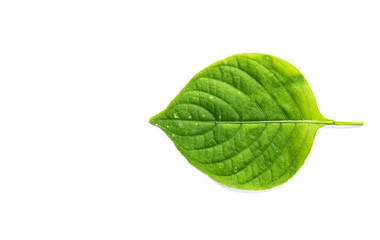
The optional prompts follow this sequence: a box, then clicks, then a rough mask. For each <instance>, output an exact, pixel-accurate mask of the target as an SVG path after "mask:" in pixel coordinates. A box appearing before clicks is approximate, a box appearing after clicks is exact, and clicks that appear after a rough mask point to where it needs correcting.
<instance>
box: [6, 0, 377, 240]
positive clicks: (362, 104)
mask: <svg viewBox="0 0 380 240" xmlns="http://www.w3.org/2000/svg"><path fill="white" fill-rule="evenodd" d="M379 16H380V15H379V7H378V6H377V5H376V1H298V2H296V1H278V2H275V1H221V0H219V1H94V0H92V1H78V0H76V1H1V2H0V239H1V240H11V239H23V240H24V239H38V240H42V239H49V240H51V239H65V240H66V239H81V240H82V239H91V240H94V239H229V240H231V239H380V232H379V231H380V230H379V225H380V217H379V216H380V204H379V202H380V196H379V189H380V174H379V170H380V157H379V148H380V146H379V134H380V127H379V126H380V124H379V119H380V114H379V102H380V101H379V92H378V91H379V80H380V79H379V56H380V47H379V46H380V44H379V43H380V37H379V23H380V17H379ZM243 52H259V53H268V54H272V55H275V56H277V57H280V58H282V59H285V60H287V61H289V62H291V63H292V64H293V65H294V66H296V67H297V68H298V69H299V70H300V71H301V72H302V73H303V74H304V76H305V77H306V79H307V80H308V82H309V84H310V86H311V88H312V90H313V91H314V94H315V96H316V98H317V101H318V105H319V108H320V110H321V112H322V113H323V114H324V115H325V116H326V117H328V118H332V119H334V120H337V121H364V122H365V125H364V126H363V127H326V128H323V129H322V130H320V131H318V133H317V136H316V139H315V142H314V146H313V149H312V151H311V153H310V155H309V157H308V158H307V160H306V162H305V165H304V166H303V167H302V168H301V169H300V171H299V172H298V173H297V174H296V175H295V176H294V177H293V178H292V179H291V180H290V181H289V182H287V183H286V184H284V185H282V186H280V187H277V188H274V189H271V190H268V191H262V192H242V191H234V190H231V189H228V188H226V187H223V186H221V185H219V184H217V183H215V182H214V181H212V180H211V179H209V178H208V177H207V176H206V175H204V174H203V173H201V172H200V171H198V170H197V169H195V168H194V167H192V166H191V165H190V164H189V163H188V162H187V161H186V159H185V158H184V157H182V156H181V154H180V153H179V152H178V151H177V150H176V148H175V147H174V145H173V143H172V142H171V141H170V140H169V138H168V137H166V136H165V134H164V133H163V132H162V131H161V130H160V129H158V128H156V127H153V126H151V125H150V124H149V123H148V120H149V118H150V117H151V116H153V115H155V114H157V113H158V112H160V111H161V110H163V109H164V108H165V107H166V106H167V104H168V103H169V102H170V100H172V99H173V98H174V97H175V96H176V95H177V93H178V92H179V91H180V90H181V89H182V87H183V86H184V85H185V84H186V83H187V82H188V81H189V80H190V79H191V77H192V76H193V75H194V74H196V73H197V72H198V71H200V70H202V69H203V68H204V67H206V66H208V65H209V64H211V63H213V62H215V61H217V60H220V59H223V58H225V57H228V56H230V55H233V54H237V53H243Z"/></svg>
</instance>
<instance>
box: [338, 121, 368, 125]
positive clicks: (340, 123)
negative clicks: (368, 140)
mask: <svg viewBox="0 0 380 240" xmlns="http://www.w3.org/2000/svg"><path fill="white" fill-rule="evenodd" d="M363 124H364V122H339V121H334V125H363Z"/></svg>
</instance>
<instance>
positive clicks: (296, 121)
mask: <svg viewBox="0 0 380 240" xmlns="http://www.w3.org/2000/svg"><path fill="white" fill-rule="evenodd" d="M155 121H156V122H160V121H183V122H202V123H215V124H262V123H308V124H326V125H335V124H336V122H335V121H333V120H328V121H323V120H263V121H241V120H239V121H213V120H187V119H157V120H155Z"/></svg>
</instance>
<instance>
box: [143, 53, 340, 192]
mask: <svg viewBox="0 0 380 240" xmlns="http://www.w3.org/2000/svg"><path fill="white" fill-rule="evenodd" d="M150 122H151V123H152V124H154V125H156V126H158V127H160V128H161V129H162V130H163V131H164V132H165V133H166V134H167V135H168V136H169V137H170V138H171V140H172V141H173V142H174V144H175V146H176V147H177V149H178V150H179V151H180V152H181V154H182V155H183V156H185V158H186V159H187V160H188V161H189V162H190V163H191V164H192V165H193V166H195V167H196V168H198V169H199V170H200V171H202V172H204V173H205V174H207V175H208V176H209V177H211V178H212V179H214V180H215V181H217V182H219V183H221V184H224V185H226V186H229V187H233V188H238V189H246V190H263V189H268V188H272V187H274V186H277V185H280V184H282V183H284V182H286V181H288V180H289V179H290V178H291V177H292V176H293V175H294V174H295V173H296V172H297V171H298V170H299V168H300V167H301V166H302V165H303V163H304V161H305V159H306V157H307V155H308V154H309V152H310V150H311V147H312V143H313V141H314V137H315V134H316V131H317V130H318V129H319V128H320V127H322V126H325V125H331V124H335V123H336V122H334V121H333V120H329V119H327V118H325V117H323V116H322V114H321V113H320V111H319V109H318V107H317V104H316V100H315V97H314V95H313V93H312V91H311V89H310V87H309V85H308V83H307V82H306V80H305V78H304V77H303V76H302V74H301V73H300V72H299V71H298V69H296V68H295V67H294V66H292V65H291V64H290V63H288V62H286V61H284V60H281V59H279V58H277V57H274V56H271V55H264V54H257V53H253V54H238V55H233V56H231V57H228V58H226V59H224V60H221V61H218V62H216V63H214V64H211V65H210V66H208V67H206V68H205V69H204V70H202V71H201V72H199V73H198V74H196V75H195V76H194V77H193V78H192V79H191V80H190V81H189V83H188V84H187V85H186V86H185V87H184V88H183V89H182V90H181V92H180V93H179V94H178V95H177V96H176V97H175V98H174V99H173V101H172V102H171V103H170V104H169V105H168V107H167V108H166V109H165V110H164V111H162V112H161V113H160V114H158V115H156V116H154V117H153V118H151V120H150Z"/></svg>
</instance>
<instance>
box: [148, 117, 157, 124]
mask: <svg viewBox="0 0 380 240" xmlns="http://www.w3.org/2000/svg"><path fill="white" fill-rule="evenodd" d="M149 123H150V124H152V125H154V126H158V121H157V115H155V116H153V117H151V118H150V119H149Z"/></svg>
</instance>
